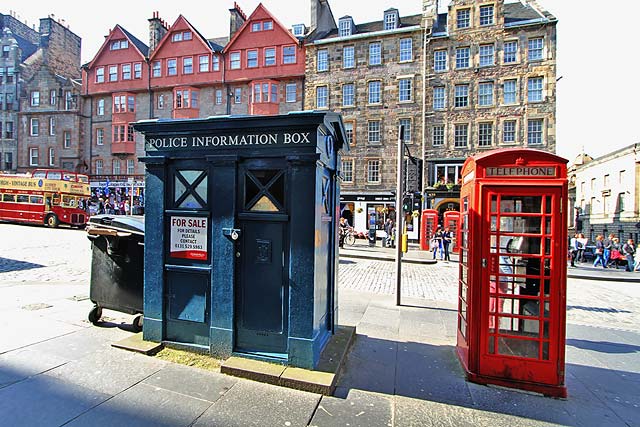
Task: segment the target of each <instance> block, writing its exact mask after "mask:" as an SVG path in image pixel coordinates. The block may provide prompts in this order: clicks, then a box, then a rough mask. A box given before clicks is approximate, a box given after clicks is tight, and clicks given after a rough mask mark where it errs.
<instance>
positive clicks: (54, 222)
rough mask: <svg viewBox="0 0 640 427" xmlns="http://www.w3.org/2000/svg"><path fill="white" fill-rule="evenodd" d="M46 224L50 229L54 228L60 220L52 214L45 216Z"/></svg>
mask: <svg viewBox="0 0 640 427" xmlns="http://www.w3.org/2000/svg"><path fill="white" fill-rule="evenodd" d="M46 224H47V225H48V226H49V227H51V228H56V227H58V225H60V220H59V219H58V217H57V216H56V215H54V214H50V215H47V219H46Z"/></svg>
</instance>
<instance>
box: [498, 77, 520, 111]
mask: <svg viewBox="0 0 640 427" xmlns="http://www.w3.org/2000/svg"><path fill="white" fill-rule="evenodd" d="M511 89H513V90H511ZM512 94H513V95H512ZM502 103H503V104H504V105H514V104H517V103H518V81H517V80H516V79H508V80H505V81H503V82H502Z"/></svg>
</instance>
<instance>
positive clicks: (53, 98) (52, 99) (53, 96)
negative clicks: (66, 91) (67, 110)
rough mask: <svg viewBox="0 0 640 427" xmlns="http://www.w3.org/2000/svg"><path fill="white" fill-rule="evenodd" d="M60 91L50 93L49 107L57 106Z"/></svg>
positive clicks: (53, 90)
mask: <svg viewBox="0 0 640 427" xmlns="http://www.w3.org/2000/svg"><path fill="white" fill-rule="evenodd" d="M57 93H58V91H57V90H55V89H52V90H50V91H49V105H56V100H57Z"/></svg>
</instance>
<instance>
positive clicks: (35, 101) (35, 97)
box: [29, 90, 40, 107]
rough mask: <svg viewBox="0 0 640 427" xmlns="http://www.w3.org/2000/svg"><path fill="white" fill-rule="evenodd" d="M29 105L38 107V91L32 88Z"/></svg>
mask: <svg viewBox="0 0 640 427" xmlns="http://www.w3.org/2000/svg"><path fill="white" fill-rule="evenodd" d="M29 105H30V106H32V107H39V106H40V91H39V90H32V91H31V94H30V104H29Z"/></svg>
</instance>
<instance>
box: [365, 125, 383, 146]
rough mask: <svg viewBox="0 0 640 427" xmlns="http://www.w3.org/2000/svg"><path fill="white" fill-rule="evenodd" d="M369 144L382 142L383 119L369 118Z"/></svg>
mask: <svg viewBox="0 0 640 427" xmlns="http://www.w3.org/2000/svg"><path fill="white" fill-rule="evenodd" d="M367 144H368V145H381V144H382V121H381V120H367Z"/></svg>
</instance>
